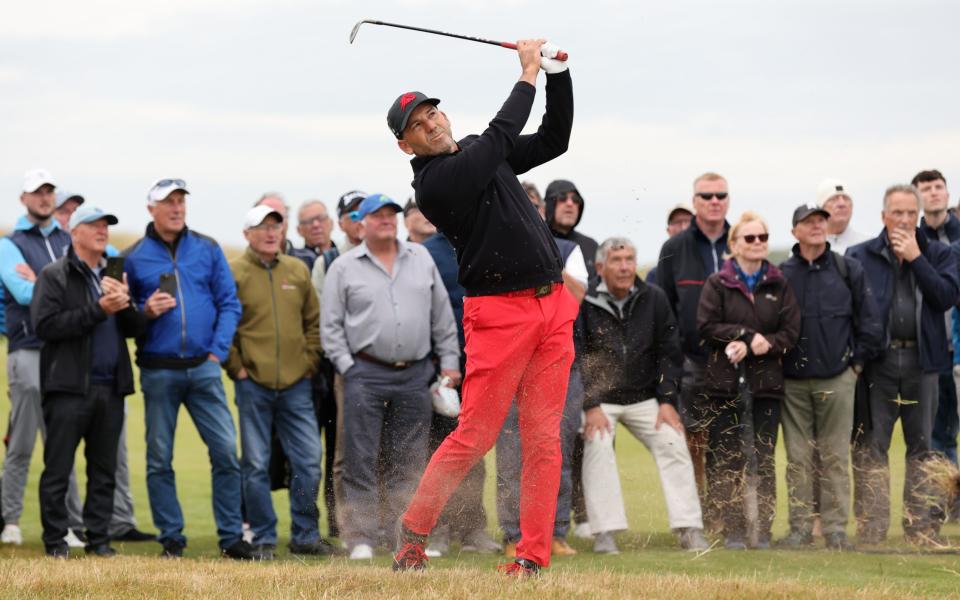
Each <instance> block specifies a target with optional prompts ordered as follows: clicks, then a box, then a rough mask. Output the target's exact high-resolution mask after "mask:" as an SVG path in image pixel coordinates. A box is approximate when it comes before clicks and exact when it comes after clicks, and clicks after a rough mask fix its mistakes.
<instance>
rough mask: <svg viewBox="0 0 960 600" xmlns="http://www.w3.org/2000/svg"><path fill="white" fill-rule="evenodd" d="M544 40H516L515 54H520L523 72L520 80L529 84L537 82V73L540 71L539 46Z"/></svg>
mask: <svg viewBox="0 0 960 600" xmlns="http://www.w3.org/2000/svg"><path fill="white" fill-rule="evenodd" d="M545 41H546V40H517V54H519V55H520V67H521V68H522V69H523V73H522V74H521V75H520V81H526V82H527V83H529V84H530V85H536V84H537V74H538V73H539V72H540V59H541V58H542V57H541V56H540V46H542V45H543V43H544V42H545Z"/></svg>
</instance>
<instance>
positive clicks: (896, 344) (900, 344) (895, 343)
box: [887, 340, 917, 350]
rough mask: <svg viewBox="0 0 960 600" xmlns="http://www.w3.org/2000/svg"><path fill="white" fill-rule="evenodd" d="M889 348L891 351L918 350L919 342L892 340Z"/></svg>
mask: <svg viewBox="0 0 960 600" xmlns="http://www.w3.org/2000/svg"><path fill="white" fill-rule="evenodd" d="M887 347H888V348H890V349H891V350H899V349H901V348H916V347H917V340H890V345H889V346H887Z"/></svg>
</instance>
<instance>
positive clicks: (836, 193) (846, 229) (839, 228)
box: [817, 179, 870, 254]
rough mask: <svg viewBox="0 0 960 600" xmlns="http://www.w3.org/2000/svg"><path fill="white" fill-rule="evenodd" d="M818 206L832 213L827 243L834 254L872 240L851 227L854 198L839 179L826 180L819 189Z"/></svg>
mask: <svg viewBox="0 0 960 600" xmlns="http://www.w3.org/2000/svg"><path fill="white" fill-rule="evenodd" d="M817 205H818V206H819V207H820V208H822V209H824V210H825V211H827V212H828V213H830V218H829V219H828V220H827V242H829V243H830V248H831V249H833V251H834V252H839V253H840V254H843V253H844V252H846V251H847V248H849V247H851V246H854V245H856V244H859V243H860V242H864V241H866V240H868V239H870V236H867V235H864V234H862V233H860V232H859V231H856V230H855V229H853V228H852V227H850V218H851V217H852V216H853V198H851V196H850V194H849V192H848V191H847V186H846V185H845V184H844V183H843V182H842V181H840V180H838V179H824V180H823V181H821V182H820V185H819V186H818V187H817Z"/></svg>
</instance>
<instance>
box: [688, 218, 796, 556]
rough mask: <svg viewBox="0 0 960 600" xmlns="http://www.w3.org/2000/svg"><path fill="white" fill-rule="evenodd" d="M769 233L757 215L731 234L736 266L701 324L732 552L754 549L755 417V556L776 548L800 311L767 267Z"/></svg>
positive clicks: (712, 478)
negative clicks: (789, 358) (746, 394)
mask: <svg viewBox="0 0 960 600" xmlns="http://www.w3.org/2000/svg"><path fill="white" fill-rule="evenodd" d="M768 237H769V234H768V233H767V225H766V223H764V222H763V220H762V219H761V218H760V217H759V215H756V214H754V213H751V212H746V213H744V214H743V216H741V217H740V221H739V222H738V223H737V224H736V225H734V226H733V227H731V228H730V233H729V239H728V244H727V247H728V248H730V260H728V261H727V262H726V263H725V264H724V266H723V268H721V269H720V271H718V272H717V273H714V274H713V275H711V276H710V277H709V278H708V279H707V282H706V284H705V285H704V286H703V293H702V294H701V296H700V305H699V309H698V311H697V324H698V326H699V328H700V335H701V339H702V340H703V343H704V344H706V345H707V349H708V351H709V356H708V360H707V370H706V375H705V384H706V387H705V391H706V394H707V396H708V397H709V402H707V406H708V407H709V408H708V410H711V411H712V414H711V415H710V419H709V425H708V431H709V438H710V444H709V452H710V454H711V455H712V456H711V457H710V460H711V462H712V463H713V464H712V468H710V469H708V470H707V476H708V485H709V486H710V488H711V493H710V495H711V497H714V498H718V499H721V498H722V499H726V500H725V501H723V504H722V505H721V507H720V508H721V513H722V515H723V529H724V531H723V533H724V537H725V538H726V539H725V546H726V548H727V549H730V550H743V549H745V548H746V546H747V543H746V542H747V522H746V517H745V513H744V508H745V505H746V503H745V502H744V500H745V491H746V489H745V488H746V486H745V483H746V478H745V477H744V471H745V468H746V465H747V455H746V453H745V450H744V449H745V448H748V447H749V445H748V444H745V443H744V440H743V436H742V435H741V434H742V432H743V429H742V428H743V427H744V425H743V423H744V422H745V421H746V419H749V418H751V417H752V421H753V429H754V436H753V444H752V445H753V447H754V449H755V450H754V451H755V452H756V456H757V475H758V483H757V499H758V502H757V504H758V509H757V516H758V519H757V523H756V532H757V535H756V537H755V540H754V541H753V543H752V545H753V547H755V548H769V547H770V527H771V526H772V524H773V515H774V510H775V508H776V503H777V501H776V490H777V481H776V470H775V465H774V448H775V447H776V443H777V428H778V427H779V425H780V402H781V400H782V399H783V368H782V361H783V355H784V354H786V352H787V351H788V350H790V348H791V347H793V345H794V344H795V343H796V341H797V336H798V335H799V331H800V309H799V307H798V306H797V302H796V299H795V298H794V296H793V292H792V291H791V290H790V288H789V287H788V286H787V281H786V279H785V278H784V277H783V274H782V273H781V272H780V270H779V269H777V267H775V266H774V265H772V264H770V262H768V261H767V255H768V252H769V250H768V247H767V240H768ZM741 373H744V374H745V384H746V385H747V386H749V390H750V392H752V398H753V410H752V414H748V415H744V414H742V412H741V409H742V407H743V400H744V399H743V397H742V394H741V391H742V389H743V388H742V387H741V385H740V383H739V375H740V374H741ZM748 437H749V436H748Z"/></svg>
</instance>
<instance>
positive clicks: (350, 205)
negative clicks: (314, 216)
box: [337, 190, 367, 217]
mask: <svg viewBox="0 0 960 600" xmlns="http://www.w3.org/2000/svg"><path fill="white" fill-rule="evenodd" d="M366 197H367V194H366V193H365V192H361V191H360V190H353V191H350V192H347V193H346V194H344V195H342V196H340V200H338V201H337V216H338V217H342V216H343V215H345V214H347V213H349V212H352V211H355V210H357V207H358V206H360V203H361V202H363V199H364V198H366Z"/></svg>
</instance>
